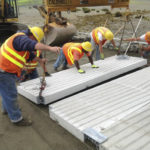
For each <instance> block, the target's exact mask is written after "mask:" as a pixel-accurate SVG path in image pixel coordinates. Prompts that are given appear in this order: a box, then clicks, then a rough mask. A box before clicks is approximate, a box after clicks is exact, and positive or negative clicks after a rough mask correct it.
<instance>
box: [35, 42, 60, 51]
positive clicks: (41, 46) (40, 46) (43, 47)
mask: <svg viewBox="0 0 150 150" xmlns="http://www.w3.org/2000/svg"><path fill="white" fill-rule="evenodd" d="M35 49H39V50H42V51H45V50H46V51H52V52H56V53H59V51H60V47H57V46H54V47H52V46H48V45H45V44H43V43H36V44H35Z"/></svg>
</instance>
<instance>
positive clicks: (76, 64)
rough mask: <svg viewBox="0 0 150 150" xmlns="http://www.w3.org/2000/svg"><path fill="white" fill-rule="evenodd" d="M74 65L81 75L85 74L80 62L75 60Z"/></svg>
mask: <svg viewBox="0 0 150 150" xmlns="http://www.w3.org/2000/svg"><path fill="white" fill-rule="evenodd" d="M74 64H75V66H76V68H77V70H78V72H79V73H81V74H82V73H85V71H84V70H82V69H80V65H79V62H78V61H77V60H74Z"/></svg>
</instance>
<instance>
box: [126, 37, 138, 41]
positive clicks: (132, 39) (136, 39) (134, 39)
mask: <svg viewBox="0 0 150 150" xmlns="http://www.w3.org/2000/svg"><path fill="white" fill-rule="evenodd" d="M140 40H141V38H140V37H137V38H129V39H123V41H140Z"/></svg>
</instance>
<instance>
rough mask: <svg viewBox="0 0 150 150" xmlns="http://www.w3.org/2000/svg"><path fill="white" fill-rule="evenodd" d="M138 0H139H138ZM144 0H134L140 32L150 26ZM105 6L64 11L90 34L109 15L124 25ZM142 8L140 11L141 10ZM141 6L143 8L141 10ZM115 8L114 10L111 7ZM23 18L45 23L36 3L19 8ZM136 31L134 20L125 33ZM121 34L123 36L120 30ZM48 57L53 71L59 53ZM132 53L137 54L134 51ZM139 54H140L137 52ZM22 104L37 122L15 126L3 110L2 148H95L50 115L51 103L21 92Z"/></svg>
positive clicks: (0, 117)
mask: <svg viewBox="0 0 150 150" xmlns="http://www.w3.org/2000/svg"><path fill="white" fill-rule="evenodd" d="M137 1H138V0H137ZM142 2H143V3H142V5H141V3H140V1H138V3H132V5H131V6H130V7H131V10H132V11H135V12H136V14H135V15H134V16H132V21H133V24H134V26H136V24H137V22H138V21H139V17H138V18H136V16H140V14H145V18H144V19H143V21H142V23H141V25H140V27H139V30H138V32H137V36H139V35H141V34H144V33H145V32H146V31H148V30H149V27H150V25H149V24H150V21H149V12H148V9H149V7H147V5H148V4H150V2H148V1H142ZM102 8H104V7H96V8H95V9H98V10H100V12H99V13H97V12H96V11H92V12H91V13H89V14H85V13H83V12H82V11H78V12H70V13H69V14H68V13H66V12H64V13H63V15H65V16H66V17H67V18H68V19H69V20H70V22H71V23H73V24H74V25H75V26H76V27H77V30H78V31H80V32H82V33H87V34H89V33H90V32H91V30H92V29H93V28H95V27H97V26H100V25H104V23H105V21H106V18H109V20H108V23H107V27H109V28H110V29H111V30H112V31H113V32H114V33H115V32H116V31H117V30H118V28H120V27H121V26H122V25H123V21H122V20H123V19H124V17H121V18H120V17H112V16H111V17H110V15H105V12H103V11H102ZM137 10H138V11H137ZM139 10H140V11H139ZM110 11H111V10H110ZM116 11H124V9H122V10H120V9H115V10H113V11H111V13H115V12H116ZM19 12H20V14H19V22H20V23H23V24H26V25H29V26H35V25H36V26H42V25H43V24H44V19H43V18H42V17H41V16H40V14H39V12H38V11H37V10H36V9H34V8H32V7H20V8H19ZM132 34H133V31H132V27H131V25H130V24H128V26H127V30H126V33H125V36H126V37H129V36H132ZM117 37H121V34H118V35H117ZM46 54H47V55H46V57H47V59H48V63H47V69H48V71H49V73H52V75H55V74H53V73H54V70H53V63H54V62H55V60H56V58H57V55H56V54H55V53H51V52H47V53H46ZM104 54H105V57H108V56H112V55H115V54H116V52H115V51H113V50H109V49H105V50H104ZM132 55H134V54H133V53H132ZM136 55H139V54H136ZM87 62H88V60H87V58H86V57H84V58H83V59H82V60H81V61H80V64H84V63H87ZM38 70H39V74H42V70H41V68H40V67H38ZM60 70H61V68H60ZM18 100H19V104H20V107H21V110H22V112H23V115H24V116H29V117H31V118H32V120H33V122H34V124H33V125H32V126H31V127H15V126H13V125H12V124H11V123H10V121H9V119H8V117H7V115H6V116H5V115H2V114H0V139H1V140H0V150H12V149H13V150H91V149H92V148H91V147H89V146H88V145H86V144H84V143H81V142H80V141H79V140H78V139H76V138H75V137H74V136H72V135H71V134H70V133H69V132H67V131H66V130H65V129H63V128H62V127H60V126H59V125H58V124H57V123H56V122H54V121H53V120H51V119H50V117H49V112H48V106H42V105H35V104H33V103H32V102H30V101H29V100H27V99H26V98H24V97H22V96H21V95H19V97H18Z"/></svg>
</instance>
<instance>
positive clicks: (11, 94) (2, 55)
mask: <svg viewBox="0 0 150 150" xmlns="http://www.w3.org/2000/svg"><path fill="white" fill-rule="evenodd" d="M43 37H44V32H43V30H42V29H41V28H39V27H32V28H28V29H27V30H25V31H24V32H18V33H16V34H14V35H12V36H11V37H9V38H8V39H7V40H6V41H5V42H4V43H3V44H2V46H1V48H0V95H1V97H2V109H1V111H2V113H3V114H8V117H9V118H10V120H11V122H12V123H13V124H14V125H18V126H29V125H31V124H32V121H31V120H29V119H27V118H26V119H25V118H23V116H22V113H21V111H20V109H19V106H18V103H17V88H16V79H18V78H17V77H20V75H21V71H22V69H23V68H24V65H25V63H26V61H27V59H28V58H29V55H30V53H32V52H33V51H35V50H40V51H46V50H47V51H53V52H57V53H58V52H59V51H60V48H59V47H51V46H47V45H45V44H42V43H40V41H41V40H42V39H43ZM34 60H36V61H43V62H44V61H45V60H44V59H41V58H38V57H35V58H34Z"/></svg>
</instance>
